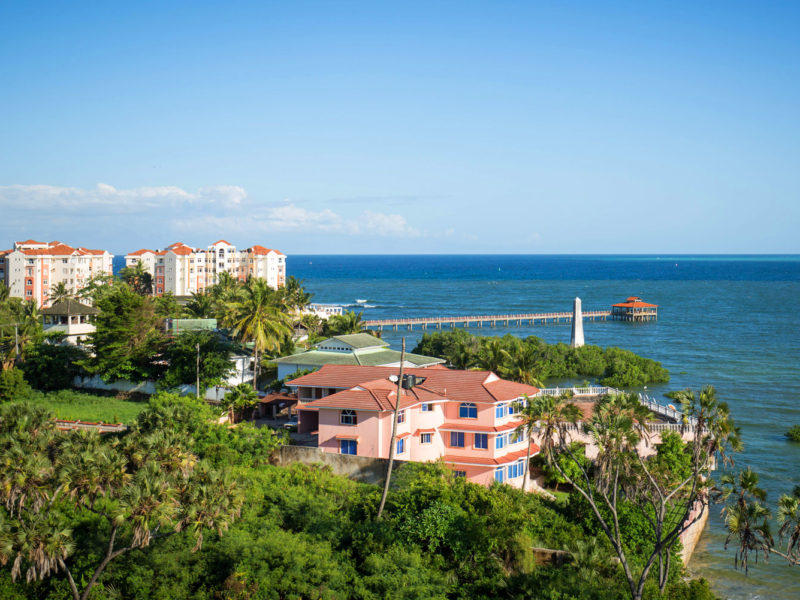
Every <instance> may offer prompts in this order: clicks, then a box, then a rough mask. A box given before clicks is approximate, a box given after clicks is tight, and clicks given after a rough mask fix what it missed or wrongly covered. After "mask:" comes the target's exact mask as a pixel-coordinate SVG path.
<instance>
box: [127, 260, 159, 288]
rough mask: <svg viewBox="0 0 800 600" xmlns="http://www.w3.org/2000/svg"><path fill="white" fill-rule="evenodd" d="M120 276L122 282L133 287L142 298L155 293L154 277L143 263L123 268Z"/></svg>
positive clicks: (139, 262)
mask: <svg viewBox="0 0 800 600" xmlns="http://www.w3.org/2000/svg"><path fill="white" fill-rule="evenodd" d="M119 275H120V277H121V278H122V281H124V282H125V283H127V284H128V285H129V286H131V288H133V291H134V292H136V293H137V294H139V295H140V296H147V295H150V294H152V293H153V276H152V275H151V274H150V272H149V271H148V270H147V267H145V266H144V263H143V262H142V261H138V262H137V263H136V266H133V267H125V268H123V269H122V270H120V272H119Z"/></svg>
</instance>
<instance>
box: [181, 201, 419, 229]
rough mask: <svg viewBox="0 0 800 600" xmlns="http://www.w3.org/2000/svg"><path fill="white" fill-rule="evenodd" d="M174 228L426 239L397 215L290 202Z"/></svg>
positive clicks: (196, 220) (187, 221)
mask: <svg viewBox="0 0 800 600" xmlns="http://www.w3.org/2000/svg"><path fill="white" fill-rule="evenodd" d="M176 226H177V227H178V228H179V229H184V230H191V231H196V230H198V229H206V230H210V231H240V232H250V231H265V232H306V233H334V234H339V235H350V236H363V235H366V236H378V237H420V236H423V235H426V234H423V233H422V232H421V231H419V230H418V229H415V228H413V227H410V226H409V225H408V222H407V220H406V218H405V217H404V216H402V215H399V214H387V213H379V212H373V211H370V210H368V211H364V212H363V213H361V214H360V215H359V216H356V217H350V218H347V217H344V216H342V215H340V214H338V213H336V212H334V211H332V210H331V209H329V208H325V209H322V210H318V211H315V210H309V209H307V208H303V207H301V206H297V205H295V204H293V203H291V202H289V203H287V204H283V205H281V206H271V207H257V208H251V209H245V210H243V212H242V214H241V215H238V216H232V215H226V216H215V215H205V216H202V215H201V216H198V217H197V218H193V217H190V218H183V219H179V220H178V221H177V222H176Z"/></svg>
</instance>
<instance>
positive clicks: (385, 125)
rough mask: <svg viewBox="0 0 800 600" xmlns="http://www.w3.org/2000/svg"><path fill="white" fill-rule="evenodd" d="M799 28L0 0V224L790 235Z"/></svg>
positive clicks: (642, 248)
mask: <svg viewBox="0 0 800 600" xmlns="http://www.w3.org/2000/svg"><path fill="white" fill-rule="evenodd" d="M799 30H800V4H798V3H791V2H787V3H779V2H771V3H755V2H747V3H739V2H703V3H696V2H687V3H679V2H669V3H666V2H665V3H651V2H646V3H642V2H630V3H627V2H619V3H591V2H587V3H578V2H560V3H554V2H546V3H544V2H543V3H534V2H465V1H459V2H409V1H403V2H397V3H381V2H379V3H375V2H364V3H360V2H322V3H311V2H301V1H298V2H281V3H271V2H252V3H250V2H231V3H224V4H223V3H201V2H193V3H146V2H136V3H128V4H126V5H122V3H97V4H92V3H89V2H81V3H74V4H71V5H70V4H68V3H63V2H58V3H52V4H48V3H45V2H39V3H31V2H10V1H9V2H4V3H2V4H0V115H2V116H0V246H6V247H7V246H9V245H10V243H11V241H12V240H14V239H26V238H28V237H33V238H37V239H39V238H46V239H59V240H61V241H64V242H67V243H72V244H78V245H85V246H90V247H100V248H106V249H108V250H110V251H112V252H114V253H116V254H122V253H125V252H129V251H131V250H134V249H137V248H140V247H164V246H166V245H168V244H170V243H172V242H174V241H177V240H180V241H184V242H186V243H188V244H192V245H198V246H206V245H208V244H210V243H212V242H214V241H216V240H217V239H219V238H220V237H224V238H225V239H227V240H228V241H230V242H231V243H234V244H236V245H238V246H240V247H244V246H248V245H251V244H254V243H258V244H262V245H265V246H269V247H274V248H279V249H281V250H283V251H284V252H286V253H287V254H293V253H294V254H305V253H495V252H496V253H507V252H512V253H678V252H679V253H798V252H800V241H799V240H800V235H798V227H799V226H800V168H799V166H800V36H798V35H797V32H798V31H799ZM3 240H5V241H3Z"/></svg>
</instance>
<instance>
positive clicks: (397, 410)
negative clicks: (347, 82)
mask: <svg viewBox="0 0 800 600" xmlns="http://www.w3.org/2000/svg"><path fill="white" fill-rule="evenodd" d="M405 359H406V338H403V345H402V346H401V348H400V375H399V376H398V378H397V395H396V396H395V400H394V419H393V420H392V439H391V441H390V442H389V464H388V465H387V467H386V480H385V481H384V482H383V494H382V495H381V504H380V506H379V507H378V516H377V517H376V519H378V520H380V518H381V515H383V507H384V506H385V505H386V497H387V496H388V495H389V482H390V481H391V479H392V467H393V466H394V445H395V443H396V440H397V416H398V415H399V414H400V397H401V396H400V394H401V393H402V391H403V362H405Z"/></svg>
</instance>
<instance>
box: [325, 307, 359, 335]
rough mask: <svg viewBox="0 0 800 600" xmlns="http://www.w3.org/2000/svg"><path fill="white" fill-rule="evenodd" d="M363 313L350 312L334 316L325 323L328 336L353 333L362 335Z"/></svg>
mask: <svg viewBox="0 0 800 600" xmlns="http://www.w3.org/2000/svg"><path fill="white" fill-rule="evenodd" d="M363 314H364V313H362V312H358V313H356V312H354V311H352V310H348V311H347V312H345V313H344V314H341V315H334V316H332V317H330V318H329V319H328V322H327V323H325V333H326V335H348V334H351V333H360V332H361V330H362V329H363V328H364V319H363V318H362V315H363Z"/></svg>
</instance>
